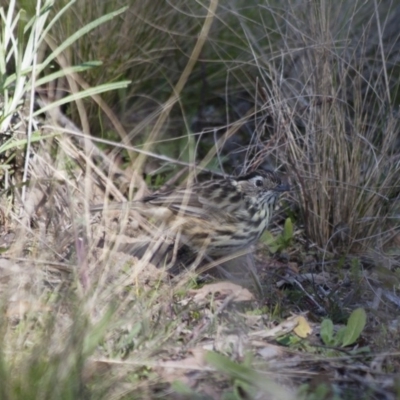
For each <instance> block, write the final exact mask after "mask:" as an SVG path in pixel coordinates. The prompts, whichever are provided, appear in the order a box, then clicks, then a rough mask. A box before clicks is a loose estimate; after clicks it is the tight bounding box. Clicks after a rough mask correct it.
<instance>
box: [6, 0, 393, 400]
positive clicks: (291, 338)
mask: <svg viewBox="0 0 400 400" xmlns="http://www.w3.org/2000/svg"><path fill="white" fill-rule="evenodd" d="M21 3H23V2H21ZM97 3H98V4H97ZM132 3H134V4H131V5H130V7H129V8H128V10H125V11H124V12H122V11H116V9H117V8H118V7H117V6H115V8H114V5H113V8H112V9H109V8H108V7H111V3H110V2H96V4H97V7H91V8H90V9H87V8H85V4H84V2H77V3H74V4H72V3H71V4H70V7H69V8H68V9H67V10H66V11H65V13H63V14H60V19H59V20H58V29H57V30H56V31H55V32H52V35H43V37H42V36H41V34H42V32H41V31H38V32H37V36H36V39H37V40H39V39H38V38H40V39H42V41H41V42H40V43H39V42H38V48H39V49H40V51H39V50H38V48H37V47H35V46H33V47H29V46H30V45H31V46H32V43H30V42H29V41H28V37H29V34H31V33H32V32H33V30H32V29H29V28H28V29H27V30H26V32H25V33H24V35H25V36H24V35H22V36H21V37H18V36H14V39H15V40H16V38H17V37H18V40H20V41H21V42H20V43H21V46H22V48H24V49H25V51H26V52H29V51H31V52H32V53H30V54H29V57H28V56H26V57H25V58H24V62H27V60H31V62H32V63H31V64H29V65H24V66H23V68H22V69H18V68H19V67H20V68H21V65H22V64H23V63H22V61H23V60H22V59H23V57H22V55H21V53H20V52H19V47H18V46H16V45H15V44H14V42H13V41H12V40H11V39H10V37H11V36H12V35H11V33H13V35H16V32H17V31H18V29H19V30H20V31H21V30H22V28H23V27H25V26H26V25H25V22H24V19H23V18H22V17H21V15H19V14H18V11H19V8H18V7H16V8H15V10H14V12H11V11H9V10H10V8H8V9H7V8H2V14H1V17H2V21H3V22H5V21H7V22H8V23H10V22H12V21H16V22H15V25H14V26H12V23H11V25H8V26H9V29H10V30H9V31H8V33H7V31H6V30H4V29H3V30H2V33H1V35H2V36H1V43H0V45H1V46H4V47H3V48H2V50H3V52H2V53H1V54H3V55H4V54H9V55H8V56H7V57H8V58H7V60H8V61H7V62H5V61H4V60H5V58H4V57H3V56H2V55H1V54H0V57H3V58H2V60H3V59H4V60H3V61H2V62H0V68H1V71H0V72H1V73H2V75H3V76H5V77H6V78H7V79H4V80H2V81H1V82H0V88H1V92H0V104H1V107H0V123H1V129H2V130H1V141H0V156H1V160H2V167H1V176H2V182H1V190H2V193H1V194H2V195H1V198H0V217H1V225H0V248H1V257H0V285H1V286H0V289H1V297H0V298H1V305H2V310H3V313H2V316H1V318H2V321H1V324H0V326H1V329H0V332H1V345H2V346H1V347H2V353H1V355H0V382H8V384H7V385H0V398H4V399H37V398H48V399H53V398H54V399H56V398H57V399H58V398H65V399H79V398H82V399H86V398H90V399H92V398H93V399H103V398H104V399H128V398H129V399H131V398H132V399H136V398H138V399H139V398H140V399H141V398H144V399H146V398H149V399H151V398H157V397H165V398H174V399H175V398H182V399H186V398H187V399H189V398H190V399H191V398H199V399H222V398H225V399H228V398H229V399H231V398H232V399H248V398H249V399H261V398H272V399H279V398H282V399H291V398H293V399H298V398H304V399H317V400H318V399H328V398H332V399H352V398H360V397H361V398H365V399H367V398H368V399H369V398H376V399H380V398H385V399H395V398H396V396H398V394H399V392H398V387H399V379H398V372H399V354H398V348H399V342H398V336H399V335H398V333H399V319H398V317H397V315H398V310H399V307H400V300H399V296H398V294H397V292H398V288H399V279H400V277H399V270H398V256H399V251H398V247H399V222H398V221H399V216H398V213H399V199H398V197H399V187H400V182H399V179H400V178H399V177H400V174H399V159H398V157H399V156H398V155H399V147H398V145H399V143H398V128H399V127H398V115H397V114H398V113H396V109H397V107H398V104H397V103H398V95H397V93H398V82H397V79H396V72H397V71H398V62H397V61H396V58H395V54H396V49H398V46H399V43H398V39H397V37H396V36H395V33H394V31H395V30H394V29H393V28H392V27H393V24H395V21H396V18H395V17H396V15H398V10H397V9H393V10H391V9H390V8H387V6H386V5H385V4H380V5H379V7H378V4H377V3H376V2H370V4H367V5H366V4H364V3H358V2H343V4H342V7H341V8H340V10H339V8H336V7H333V6H331V5H330V3H327V2H324V1H321V2H318V3H307V4H306V5H299V4H297V3H296V2H292V1H288V2H287V7H286V8H284V7H283V6H280V5H279V4H275V3H274V2H273V1H268V2H266V3H265V4H261V5H260V4H258V5H253V8H251V9H250V8H248V7H247V2H246V4H244V3H243V4H241V2H238V3H237V4H236V5H235V8H233V6H232V5H231V4H230V3H229V4H228V2H224V1H220V2H217V1H211V2H210V4H209V5H202V4H200V3H196V5H188V3H187V2H185V1H180V2H177V3H176V4H175V5H174V7H172V6H171V5H170V4H169V3H168V2H164V1H160V2H159V3H158V7H159V11H160V12H159V13H158V14H157V16H155V15H154V13H153V12H152V10H153V8H152V7H153V6H154V2H149V1H141V2H132ZM150 3H151V7H150ZM13 4H14V3H13V2H9V4H8V7H12V6H13ZM65 4H67V3H65ZM68 4H69V3H68ZM46 5H48V6H49V7H50V8H49V10H50V14H49V19H48V20H47V22H46V21H44V20H43V21H42V20H41V18H43V17H44V16H45V15H46V12H45V11H43V12H42V13H41V14H40V17H38V18H37V19H36V21H37V23H39V22H42V23H43V24H44V26H46V24H48V23H49V21H51V20H52V19H51V18H54V16H55V15H57V14H56V10H57V7H60V5H61V2H59V3H57V4H56V5H55V7H56V8H52V5H51V4H50V3H49V4H47V3H46ZM245 5H246V7H245ZM372 6H373V7H372ZM370 7H372V8H370ZM26 9H27V10H28V15H34V11H32V14H29V12H30V11H29V10H30V8H29V6H28V5H27V6H26ZM60 9H61V8H60ZM7 10H8V11H7ZM7 12H9V14H7ZM111 12H113V13H114V14H113V15H108V13H111ZM94 13H95V14H94ZM7 15H8V16H9V17H8V18H9V19H7V17H6V16H7ZM349 15H350V17H349ZM76 16H80V17H81V18H79V19H78V21H75V19H74V17H75V18H76ZM367 16H368V17H367ZM18 17H19V18H18ZM96 18H100V19H101V20H100V21H98V25H97V26H95V27H92V30H90V29H87V30H86V31H82V32H81V36H80V37H77V38H76V41H72V40H69V39H68V38H69V37H70V36H71V34H72V32H77V31H78V29H79V28H83V27H86V26H87V24H88V23H89V21H92V20H95V19H96ZM368 18H370V19H368ZM133 20H134V21H135V23H133ZM72 21H73V22H72ZM193 21H195V23H193ZM75 24H77V25H75ZM20 25H21V26H20ZM239 26H240V29H238V27H239ZM14 31H15V32H14ZM7 35H8V36H7ZM7 38H8V39H7ZM99 38H101V39H100V40H99ZM7 40H8V41H7ZM32 40H33V39H32ZM39 41H40V40H39ZM29 43H30V44H29ZM63 43H68V44H69V45H70V46H69V47H67V46H65V49H63V51H58V50H57V49H60V48H59V47H58V46H60V45H61V44H63ZM224 46H226V48H225V47H224ZM34 50H36V51H37V53H35V51H34ZM26 54H27V53H26ZM34 54H37V55H38V58H37V59H35V58H34V57H33V55H34ZM177 54H178V55H180V56H181V57H178V56H177ZM49 57H50V58H49ZM10 59H12V60H13V62H11V61H10ZM50 59H51V60H50ZM97 59H101V60H103V61H104V64H103V67H101V68H89V69H86V67H87V65H86V66H84V64H83V62H84V61H91V60H97ZM171 60H173V61H171ZM46 61H47V64H46ZM21 63H22V64H21ZM45 64H46V65H45ZM77 64H80V65H79V68H78V67H76V69H75V67H74V66H76V65H77ZM35 65H36V68H38V69H37V74H35V73H33V74H31V73H28V72H26V71H30V70H29V68H30V67H32V68H35ZM221 66H222V67H223V68H220V67H221ZM52 68H56V70H57V71H58V75H57V76H54V78H57V79H55V80H54V79H48V80H46V79H44V78H45V77H46V76H47V77H48V76H49V74H50V72H51V71H52ZM67 70H69V73H68V74H67V73H66V71H67ZM82 71H83V73H82ZM63 73H65V74H66V75H65V76H64V75H63ZM121 77H122V78H121ZM35 79H36V85H39V84H40V85H39V86H38V87H37V88H36V90H35V91H33V92H32V91H31V88H32V87H35ZM40 79H44V80H42V81H40ZM122 79H127V80H130V81H131V84H130V86H129V85H128V84H127V82H126V81H124V82H122V83H116V84H115V85H114V86H113V85H111V84H110V85H109V86H102V87H101V88H100V89H98V88H97V87H98V86H99V85H100V84H104V83H106V82H110V81H113V82H115V81H116V80H120V81H121V80H122ZM38 82H39V84H38ZM221 82H222V83H221ZM90 87H94V88H97V89H96V90H94V92H92V91H90V90H89V91H88V92H86V93H85V90H86V89H89V88H90ZM115 89H116V90H115ZM107 90H110V92H106V91H107ZM32 93H33V94H34V97H33V99H34V101H33V102H31V101H30V99H31V97H30V96H31V94H32ZM66 93H69V94H70V95H71V97H69V98H67V100H65V99H66ZM99 93H103V97H102V98H101V97H100V95H99ZM193 93H196V96H193ZM224 93H229V95H224ZM85 95H86V96H90V97H89V98H90V99H91V100H90V101H89V100H88V98H86V97H85ZM194 97H197V98H196V99H194ZM83 98H85V100H82V99H83ZM14 99H15V101H14ZM58 100H59V101H60V103H56V102H57V101H58ZM71 102H72V103H71ZM51 105H53V107H51ZM74 121H75V122H74ZM78 126H79V127H78ZM195 128H196V130H195ZM95 133H96V134H95ZM97 133H99V134H98V135H97ZM89 134H91V135H89ZM27 137H29V140H28V139H27ZM255 165H257V166H260V165H261V166H273V167H274V168H280V169H281V170H282V171H283V172H285V173H286V174H287V176H288V177H289V179H290V182H291V185H292V186H293V188H294V190H293V191H292V192H291V193H290V195H289V196H288V197H286V198H285V199H284V200H283V201H282V203H281V204H280V211H279V213H277V216H276V218H275V219H274V221H273V223H272V225H271V227H270V232H269V233H268V234H267V235H266V236H265V237H264V238H263V240H262V241H261V243H260V244H259V246H258V247H257V252H256V256H255V259H254V261H253V262H254V265H255V266H256V267H255V268H256V270H257V274H258V279H259V282H260V284H261V288H262V294H260V293H257V291H255V290H254V287H252V285H251V282H250V283H249V281H248V280H247V279H246V278H247V276H246V274H245V273H244V274H243V275H242V277H241V278H242V280H241V281H235V282H228V281H226V280H221V279H216V277H215V274H214V275H213V274H212V270H208V267H209V265H208V266H207V265H206V266H205V268H203V273H201V274H200V275H199V271H195V265H194V264H195V263H194V264H192V263H191V264H189V265H185V268H184V270H183V271H180V273H179V274H177V275H171V274H170V273H169V272H168V271H167V268H166V266H165V265H163V264H162V262H161V261H160V262H156V264H157V265H154V264H153V262H154V260H152V262H150V261H149V260H150V258H149V257H147V255H145V256H144V257H143V258H141V259H138V258H135V257H132V256H130V255H129V254H127V253H126V252H125V253H124V252H120V251H118V248H119V246H118V243H121V242H123V243H126V241H129V240H131V239H132V235H130V234H129V233H130V230H135V229H136V228H137V226H138V225H139V224H140V225H141V226H142V228H143V229H147V234H149V233H151V232H152V229H153V228H152V226H151V221H139V220H138V218H137V216H134V217H132V216H130V217H129V218H127V217H126V218H125V217H124V216H117V217H116V218H109V217H107V216H93V215H91V214H90V213H89V207H90V205H93V204H98V203H102V202H108V201H109V200H117V201H125V200H127V199H132V198H138V197H141V196H143V195H144V194H145V193H148V192H150V191H151V190H154V188H156V189H157V188H159V187H160V186H162V187H168V186H174V185H177V184H182V183H184V182H185V180H186V179H188V178H189V179H190V178H191V177H193V176H198V178H199V179H202V176H204V175H207V176H213V174H215V175H220V174H224V173H225V172H226V171H235V172H240V168H243V166H244V167H245V168H251V167H253V166H255ZM105 232H106V233H107V236H105ZM133 237H135V235H133ZM154 239H155V241H157V239H158V238H154ZM266 244H268V248H269V251H268V250H267V249H266ZM242 262H243V261H242V260H241V259H238V260H237V263H236V267H238V266H239V269H240V268H241V266H242ZM203 267H204V265H203ZM55 382H56V383H57V384H55ZM361 392H362V393H365V395H364V394H363V395H361V394H360V393H361ZM362 396H364V397H362Z"/></svg>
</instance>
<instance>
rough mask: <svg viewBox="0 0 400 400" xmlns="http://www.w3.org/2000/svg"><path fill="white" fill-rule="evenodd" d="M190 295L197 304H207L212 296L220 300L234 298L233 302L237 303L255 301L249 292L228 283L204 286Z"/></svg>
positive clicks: (191, 291) (192, 291) (190, 292)
mask: <svg viewBox="0 0 400 400" xmlns="http://www.w3.org/2000/svg"><path fill="white" fill-rule="evenodd" d="M189 295H192V296H193V301H194V302H196V303H197V304H205V303H207V302H208V301H209V299H208V297H209V296H211V295H212V296H213V297H214V298H217V299H219V300H221V299H224V298H226V297H228V296H232V301H235V302H237V301H252V300H254V296H253V294H252V293H251V292H250V291H249V290H247V289H245V288H243V287H241V286H239V285H236V284H235V283H232V282H228V281H222V282H217V283H212V284H210V285H204V286H203V287H202V288H200V289H194V290H190V291H189Z"/></svg>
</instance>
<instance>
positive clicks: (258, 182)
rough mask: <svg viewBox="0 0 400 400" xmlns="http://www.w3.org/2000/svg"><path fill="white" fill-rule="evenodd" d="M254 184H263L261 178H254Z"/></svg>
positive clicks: (259, 185)
mask: <svg viewBox="0 0 400 400" xmlns="http://www.w3.org/2000/svg"><path fill="white" fill-rule="evenodd" d="M254 183H255V184H256V186H258V187H261V186H262V185H263V181H262V179H256V181H255V182H254Z"/></svg>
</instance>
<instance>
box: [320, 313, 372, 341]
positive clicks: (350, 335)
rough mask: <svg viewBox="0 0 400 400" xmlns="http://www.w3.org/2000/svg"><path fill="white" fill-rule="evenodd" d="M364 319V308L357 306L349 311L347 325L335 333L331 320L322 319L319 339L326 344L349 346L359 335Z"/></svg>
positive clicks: (365, 316) (365, 317) (365, 318)
mask: <svg viewBox="0 0 400 400" xmlns="http://www.w3.org/2000/svg"><path fill="white" fill-rule="evenodd" d="M366 321H367V314H366V313H365V310H364V309H363V308H357V309H356V310H354V311H353V312H352V313H351V315H350V317H349V319H348V321H347V325H346V326H344V327H343V328H340V329H339V330H338V331H337V332H336V334H335V332H334V328H333V322H332V321H331V320H330V319H324V320H323V321H322V323H321V339H322V341H323V342H324V343H325V344H326V345H328V346H335V347H346V346H350V345H351V344H353V343H355V342H356V341H357V340H358V338H359V337H360V334H361V332H362V331H363V329H364V327H365V323H366Z"/></svg>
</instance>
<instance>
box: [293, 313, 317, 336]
mask: <svg viewBox="0 0 400 400" xmlns="http://www.w3.org/2000/svg"><path fill="white" fill-rule="evenodd" d="M297 322H298V325H297V326H296V328H294V330H293V331H294V333H295V334H296V335H297V336H299V337H301V338H303V339H304V338H306V337H307V336H308V335H310V334H311V333H312V328H311V326H310V324H309V323H308V321H307V320H306V319H305V318H304V317H303V316H302V315H299V316H298V317H297Z"/></svg>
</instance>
